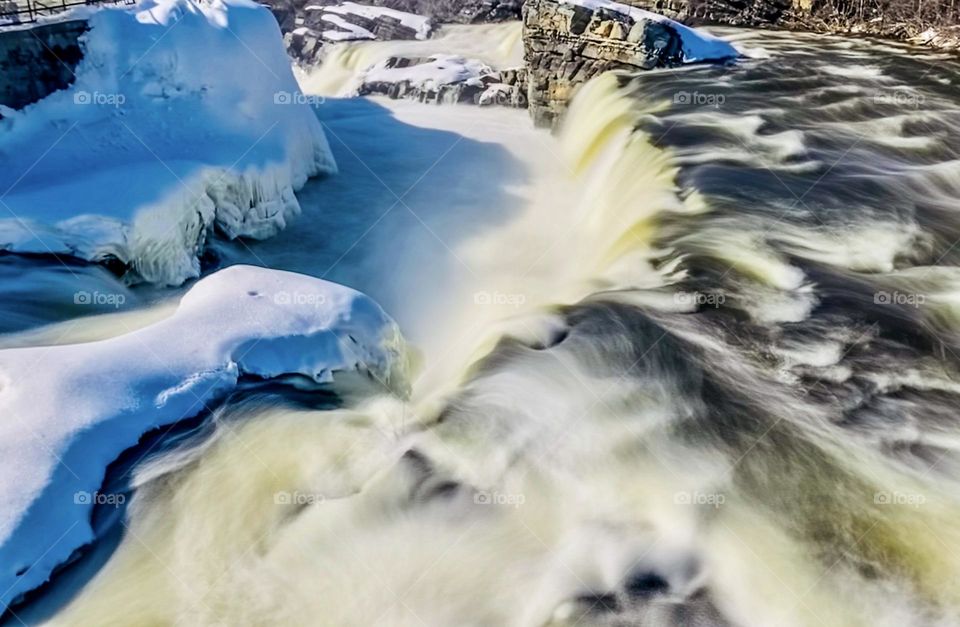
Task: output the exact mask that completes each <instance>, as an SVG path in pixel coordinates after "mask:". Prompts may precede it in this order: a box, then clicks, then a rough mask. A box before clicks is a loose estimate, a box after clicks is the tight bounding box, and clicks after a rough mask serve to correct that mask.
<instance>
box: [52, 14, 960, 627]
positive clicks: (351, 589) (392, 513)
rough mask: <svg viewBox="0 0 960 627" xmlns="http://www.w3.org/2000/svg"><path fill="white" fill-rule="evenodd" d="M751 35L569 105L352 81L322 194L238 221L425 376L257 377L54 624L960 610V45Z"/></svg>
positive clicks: (316, 189)
mask: <svg viewBox="0 0 960 627" xmlns="http://www.w3.org/2000/svg"><path fill="white" fill-rule="evenodd" d="M723 34H725V35H728V36H731V37H734V38H736V39H737V40H738V42H739V44H740V45H741V46H742V47H743V48H744V49H745V50H748V51H749V52H750V55H751V58H748V59H745V60H743V61H741V62H739V63H737V64H734V65H732V66H728V67H718V68H696V69H684V70H682V71H669V72H657V73H649V74H644V75H642V76H639V77H631V76H614V75H607V76H604V77H601V78H600V79H598V80H596V81H594V82H593V83H591V84H589V85H587V86H586V87H585V88H584V89H583V90H582V91H581V92H580V94H579V96H578V98H577V99H576V101H575V102H574V104H573V106H572V108H571V109H570V111H569V114H568V116H567V118H566V121H565V125H564V127H563V128H562V129H561V131H560V133H559V135H558V137H557V138H556V139H552V138H549V137H548V136H546V135H545V134H542V133H539V132H535V131H532V130H529V129H528V128H527V127H526V126H525V122H524V120H523V118H522V117H521V116H519V115H514V114H515V113H517V112H509V111H475V110H469V109H461V108H453V109H426V108H424V107H423V106H421V105H412V104H395V105H390V107H391V108H392V110H389V111H388V110H387V109H384V108H383V107H381V106H380V105H379V104H378V105H374V104H370V103H365V102H363V101H360V102H353V103H351V102H333V101H331V103H330V104H329V106H328V108H327V109H326V110H324V109H323V107H321V113H320V115H321V117H322V118H323V119H324V120H325V124H326V125H327V127H328V130H329V131H331V133H332V134H333V135H334V136H335V137H334V138H333V139H332V140H331V143H332V144H333V145H334V147H335V148H336V147H337V146H338V141H340V144H342V145H341V147H340V148H339V150H340V152H341V154H339V155H338V157H339V158H340V160H341V166H342V168H341V169H342V170H343V171H344V175H343V176H342V177H341V178H342V179H343V180H342V181H340V182H339V183H337V182H333V181H325V182H320V183H317V184H315V185H313V186H312V187H311V188H310V189H308V190H307V191H306V193H305V197H306V198H312V199H315V201H316V205H315V211H316V212H317V213H318V215H319V216H323V217H322V218H319V217H318V218H317V219H316V220H311V219H310V218H309V217H308V216H309V210H308V215H307V216H305V217H304V219H302V220H301V221H300V222H299V223H298V224H297V225H295V226H294V227H293V228H292V229H291V231H288V232H287V233H285V234H282V235H281V236H279V237H278V238H277V239H276V240H273V241H270V242H264V243H262V244H257V245H255V246H252V248H251V249H248V250H240V249H239V248H230V247H225V248H224V250H223V251H221V253H222V255H223V259H224V260H226V261H227V262H232V261H234V260H239V261H250V260H255V261H256V260H259V261H261V262H263V263H265V264H267V265H271V266H276V267H282V268H285V269H297V270H300V271H307V272H311V273H313V274H316V275H318V276H320V275H324V276H329V277H330V278H334V279H338V280H344V281H346V282H349V283H351V284H352V285H353V286H355V287H358V288H360V289H364V290H365V291H368V292H369V293H371V294H372V295H373V296H375V297H377V298H378V299H380V300H381V301H382V302H384V304H385V306H386V308H387V309H388V310H389V311H391V312H393V313H395V315H397V317H398V319H399V320H400V321H401V324H402V326H404V327H405V328H406V329H407V330H408V334H409V335H410V336H411V339H412V340H413V341H414V342H415V343H416V344H418V345H419V346H420V347H421V348H422V358H421V362H422V364H421V367H420V371H419V372H418V373H412V375H411V376H412V377H413V378H414V392H413V395H412V397H411V398H409V399H401V398H396V397H393V396H390V395H388V394H385V393H378V394H369V393H367V394H360V393H357V392H356V391H352V393H350V394H346V393H345V394H344V397H343V399H341V400H340V401H339V402H338V403H336V407H335V408H333V409H330V408H325V407H322V406H321V407H317V406H310V405H306V404H304V402H302V401H303V399H300V398H297V399H291V398H290V397H289V396H288V395H284V394H282V393H280V392H278V391H276V390H265V391H259V392H258V393H257V394H255V395H254V394H251V395H247V396H245V397H244V398H243V399H238V400H235V401H233V402H230V403H227V404H226V405H225V406H224V407H223V408H220V409H219V410H217V411H216V412H214V414H213V416H211V417H210V420H209V421H208V422H209V423H210V424H209V425H208V426H207V427H206V428H199V429H197V430H196V431H195V432H192V433H190V434H188V435H187V436H183V437H182V438H181V440H180V441H178V445H177V446H170V447H167V451H166V452H165V453H163V454H160V455H153V456H151V458H150V459H149V460H147V461H146V462H144V463H142V464H140V465H138V466H137V467H136V469H135V470H134V471H133V478H132V479H131V483H132V485H133V487H134V488H135V497H134V499H133V502H132V503H131V506H130V508H129V509H128V511H127V515H128V523H127V529H126V530H125V533H124V535H123V538H122V540H120V541H119V546H118V547H117V548H116V550H115V551H114V552H113V554H112V556H110V558H109V560H108V561H106V564H105V565H104V566H103V568H102V569H101V570H100V571H99V572H98V573H97V574H96V575H94V576H92V577H91V578H90V579H89V581H88V582H87V583H86V585H85V587H83V589H82V590H81V591H80V593H79V594H77V595H76V596H75V598H73V600H72V601H71V602H69V603H67V604H65V606H64V607H63V608H62V610H61V611H60V612H59V613H57V614H56V615H55V616H53V618H52V619H51V620H50V624H54V625H102V626H105V627H106V626H112V625H173V624H175V625H230V626H240V625H273V624H276V625H337V626H341V625H357V626H368V625H411V626H420V625H429V626H431V627H432V626H434V625H444V626H446V625H458V626H461V625H462V626H466V625H476V626H481V625H483V626H486V625H517V626H527V625H555V626H560V625H574V624H581V625H656V626H665V625H678V626H679V625H683V626H690V625H750V626H757V627H768V626H771V625H778V626H780V625H783V626H794V625H796V626H806V625H829V626H834V625H835V626H838V627H839V626H844V627H846V626H855V625H863V626H865V627H866V626H871V627H872V626H876V625H888V626H891V627H893V626H897V627H899V626H902V625H958V624H960V587H958V586H957V585H956V581H957V578H958V576H960V527H958V525H957V521H958V520H960V486H958V483H957V480H956V477H957V470H958V469H960V426H958V421H957V409H958V407H960V372H958V367H960V356H958V355H960V345H958V339H960V336H958V330H960V329H958V324H960V310H958V308H957V307H958V305H960V271H958V268H957V265H958V263H960V249H958V248H957V247H956V246H955V245H956V243H957V241H958V240H960V211H958V209H960V207H958V201H957V198H958V197H960V155H958V151H960V106H958V104H957V103H958V102H960V100H958V98H960V87H958V86H957V85H958V82H960V65H958V64H957V63H955V62H954V61H951V60H949V59H947V58H943V57H941V56H937V55H932V54H924V53H921V52H917V51H914V50H909V49H907V48H902V47H899V46H890V45H882V44H877V43H871V42H868V41H860V40H849V39H833V38H829V37H821V36H817V37H813V36H805V35H796V34H777V33H754V32H744V31H733V30H730V31H724V32H723ZM370 45H372V44H360V45H359V46H358V47H359V48H360V49H358V50H347V51H344V54H345V56H347V57H349V56H350V55H364V54H368V52H369V51H366V50H364V49H363V48H362V47H363V46H370ZM417 45H422V44H417ZM348 52H349V54H347V53H348ZM344 67H346V66H343V65H341V66H337V67H336V68H334V69H333V70H330V71H337V72H343V71H345V70H344ZM323 71H327V70H323ZM327 78H330V81H329V82H328V83H323V80H321V79H324V77H313V79H311V80H316V81H320V83H318V84H334V83H336V84H338V85H339V84H341V82H342V81H341V78H342V77H336V76H335V77H332V78H331V77H327ZM305 84H310V83H309V81H307V82H306V83H305ZM428 126H429V127H431V129H427V128H425V127H428ZM437 129H440V130H437ZM457 129H459V130H460V131H461V132H462V136H461V135H457V136H451V135H450V133H449V131H455V130H457ZM371 136H372V137H371ZM464 137H466V139H463V138H464ZM483 140H486V141H487V142H491V143H486V144H485V143H482V141H483ZM424 146H428V147H430V148H431V150H432V152H430V151H427V152H429V154H426V153H424V152H423V151H424V150H425V149H424ZM351 158H355V162H352V161H350V159H351ZM351 163H352V165H351ZM404 164H406V169H404V167H405V165H404ZM438 168H439V169H438ZM425 170H426V173H425V172H424V171H425ZM351 172H352V173H353V174H352V175H351ZM365 173H366V174H365ZM370 173H373V174H374V175H375V176H371V177H369V179H363V181H366V182H363V181H362V180H361V179H362V177H363V176H366V175H367V174H370ZM478 173H479V174H478ZM351 176H353V177H354V178H352V179H351V178H350V177H351ZM374 179H376V180H374ZM421 179H425V180H426V181H427V182H428V184H427V185H426V189H424V188H422V187H420V185H419V184H420V183H421ZM381 183H382V184H383V185H384V186H385V187H386V188H387V189H388V191H391V194H382V190H380V188H379V185H380V184H381ZM324 185H326V186H327V187H324ZM337 185H340V187H337ZM331 186H332V187H331ZM358 186H359V187H358ZM408 187H409V189H408ZM414 188H417V190H418V191H417V192H416V193H413V194H408V192H411V191H412V190H413V189H414ZM505 188H507V189H508V191H507V192H504V189H505ZM358 189H360V190H361V192H359V193H358V191H357V190H358ZM457 189H464V190H466V193H459V192H458V191H457ZM393 190H397V192H396V193H394V192H393ZM418 194H419V195H418ZM304 204H305V205H308V204H309V202H305V203H304ZM361 218H362V219H361ZM377 218H379V220H378V224H381V225H383V227H384V228H380V229H378V228H377V225H376V224H375V225H374V226H370V224H371V223H372V222H373V221H374V220H376V219H377ZM338 225H339V226H342V230H339V231H338ZM343 233H349V234H351V237H349V238H346V239H348V240H349V241H348V242H346V244H344V245H343V246H342V248H340V249H336V248H335V249H334V250H333V251H329V250H326V249H324V248H323V247H322V246H320V244H323V243H329V242H330V240H336V239H338V238H340V237H342V234H343ZM358 238H359V239H358ZM314 244H316V246H315V245H314ZM431 251H433V252H431ZM411 260H412V261H411ZM398 286H399V287H398ZM143 315H147V314H143ZM152 315H154V316H155V315H157V314H155V313H154V314H152ZM135 323H136V321H133V322H131V324H135ZM91 324H94V323H93V322H91ZM80 326H81V328H82V327H83V325H80ZM78 332H79V331H78ZM98 332H99V333H103V332H105V331H104V329H103V328H101V327H98V329H95V330H93V331H88V333H93V334H96V333H98ZM40 335H41V340H37V341H42V337H43V333H41V334H40ZM328 406H329V403H328Z"/></svg>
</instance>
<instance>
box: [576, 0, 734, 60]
mask: <svg viewBox="0 0 960 627" xmlns="http://www.w3.org/2000/svg"><path fill="white" fill-rule="evenodd" d="M560 3H561V4H569V5H575V6H581V7H584V8H587V9H590V10H591V11H596V10H598V9H606V10H607V11H613V12H615V13H620V14H622V15H628V16H630V17H631V18H633V19H634V20H636V21H640V20H650V21H653V22H660V23H663V24H668V25H670V26H671V27H673V28H674V29H675V30H676V31H677V32H678V33H679V34H680V37H681V39H682V40H683V60H684V62H685V63H696V62H699V61H708V60H718V59H727V58H733V57H737V56H739V52H738V51H737V49H736V48H734V47H733V45H732V44H730V43H729V42H728V41H726V40H724V39H721V38H719V37H716V36H714V35H711V34H709V33H707V32H704V31H702V30H699V29H695V28H690V27H689V26H684V25H683V24H681V23H680V22H675V21H674V20H671V19H670V18H667V17H664V16H662V15H659V14H657V13H652V12H650V11H645V10H643V9H640V8H637V7H632V6H629V5H626V4H621V3H619V2H613V1H612V0H560Z"/></svg>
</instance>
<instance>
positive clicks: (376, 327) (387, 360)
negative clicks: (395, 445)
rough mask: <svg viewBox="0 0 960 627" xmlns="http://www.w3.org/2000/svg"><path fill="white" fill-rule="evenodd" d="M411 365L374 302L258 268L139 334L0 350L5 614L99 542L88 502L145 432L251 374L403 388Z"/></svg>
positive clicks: (206, 283)
mask: <svg viewBox="0 0 960 627" xmlns="http://www.w3.org/2000/svg"><path fill="white" fill-rule="evenodd" d="M403 356H404V348H403V340H402V339H401V337H400V333H399V331H398V329H397V326H396V324H395V323H394V322H393V321H392V320H391V319H390V318H389V317H388V316H387V315H386V314H385V313H384V312H383V310H382V309H381V308H380V307H379V306H378V305H377V304H376V303H375V302H373V301H372V300H371V299H370V298H368V297H366V296H364V295H363V294H360V293H359V292H356V291H354V290H351V289H349V288H346V287H342V286H340V285H336V284H333V283H328V282H326V281H322V280H319V279H314V278H311V277H307V276H304V275H299V274H293V273H289V272H280V271H275V270H267V269H263V268H254V267H250V266H233V267H231V268H229V269H226V270H222V271H220V272H218V273H216V274H214V275H212V276H210V277H207V278H205V279H203V280H201V281H200V282H198V283H197V284H196V285H195V286H194V287H193V288H192V289H191V290H190V291H189V292H188V293H187V294H186V295H185V296H184V297H183V299H182V300H181V302H180V305H179V307H178V308H177V310H176V312H175V313H174V314H173V315H172V316H171V317H169V318H166V319H165V320H162V321H160V322H158V323H155V324H152V325H150V326H147V327H144V328H142V329H139V330H137V331H134V332H132V333H128V334H126V335H120V336H118V337H115V338H112V339H109V340H104V341H99V342H91V343H86V344H74V345H66V346H52V347H39V348H17V349H8V350H0V591H3V592H2V595H0V614H2V613H3V609H4V608H5V607H6V606H7V605H8V604H9V603H10V602H11V601H13V600H15V599H16V598H17V596H19V595H21V594H22V593H24V592H26V591H29V590H31V589H33V588H35V587H37V586H38V585H40V584H42V583H43V582H44V581H46V580H47V578H48V577H49V576H50V573H51V572H52V570H53V569H54V568H55V567H56V566H57V565H59V564H62V563H64V562H65V561H66V560H67V559H68V558H69V557H70V555H71V553H72V552H73V551H74V550H76V549H77V548H79V547H82V546H84V545H85V544H86V543H88V542H90V541H91V540H92V538H93V536H92V530H91V528H90V524H89V519H90V513H91V508H92V505H91V501H95V500H96V498H94V497H92V496H90V495H94V494H95V493H96V492H97V490H98V489H99V487H100V485H101V484H102V481H103V478H104V471H105V469H106V467H107V465H108V464H109V463H110V462H111V461H113V460H114V459H116V457H117V456H118V455H119V454H120V453H121V452H122V451H124V450H125V449H127V448H129V447H131V446H133V445H135V444H136V443H137V441H138V439H139V438H140V436H141V435H142V434H144V433H145V432H147V431H149V430H151V429H155V428H158V427H161V426H164V425H169V424H172V423H175V422H177V421H179V420H183V419H185V418H189V417H192V416H195V415H197V414H198V413H199V412H200V411H201V410H202V409H203V407H204V405H205V404H207V403H209V402H211V401H215V400H216V399H218V398H222V397H223V396H224V395H225V394H227V393H228V392H230V391H231V390H233V389H234V388H235V387H236V385H237V382H238V379H239V378H240V377H241V376H243V375H250V376H253V377H259V378H276V377H280V376H283V375H303V376H306V377H310V378H312V379H314V380H316V381H318V382H329V381H331V380H332V378H333V376H334V374H335V373H337V372H341V371H360V372H364V373H368V374H370V375H372V376H374V377H376V378H377V379H378V380H380V381H383V382H386V383H387V384H388V385H390V386H391V387H393V388H394V389H396V390H397V391H399V392H401V393H402V392H404V391H405V390H404V389H403V386H404V385H405V384H404V378H403V376H404V373H403V368H404V363H405V361H404V359H403ZM41 367H42V372H43V374H42V376H41V375H39V374H37V371H38V369H40V368H41ZM78 495H79V496H78Z"/></svg>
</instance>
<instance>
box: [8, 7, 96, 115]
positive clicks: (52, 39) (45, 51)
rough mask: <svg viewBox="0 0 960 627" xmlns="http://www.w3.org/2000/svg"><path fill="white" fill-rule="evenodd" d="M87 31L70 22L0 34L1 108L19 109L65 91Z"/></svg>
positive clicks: (82, 24)
mask: <svg viewBox="0 0 960 627" xmlns="http://www.w3.org/2000/svg"><path fill="white" fill-rule="evenodd" d="M86 31H87V23H86V22H85V21H83V20H71V21H67V22H57V23H54V24H47V25H42V26H35V27H32V28H24V29H19V30H6V31H3V32H0V105H3V106H6V107H10V108H11V109H22V108H23V107H25V106H27V105H28V104H31V103H34V102H37V101H38V100H40V99H42V98H45V97H46V96H48V95H50V94H51V93H53V92H55V91H57V90H58V89H65V88H66V87H68V86H69V85H70V84H71V83H72V82H73V79H74V75H73V70H74V69H75V68H76V67H77V64H78V63H79V62H80V60H81V59H82V58H83V51H82V49H81V47H80V37H81V35H83V34H84V33H85V32H86ZM0 117H2V114H0Z"/></svg>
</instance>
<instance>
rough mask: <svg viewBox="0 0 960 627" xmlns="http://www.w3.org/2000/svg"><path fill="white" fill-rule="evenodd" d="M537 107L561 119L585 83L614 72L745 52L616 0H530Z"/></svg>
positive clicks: (542, 120)
mask: <svg viewBox="0 0 960 627" xmlns="http://www.w3.org/2000/svg"><path fill="white" fill-rule="evenodd" d="M523 15H524V57H525V60H526V62H527V69H528V70H529V72H530V78H529V96H530V110H531V114H532V115H533V118H534V121H535V122H536V123H537V124H538V125H541V126H550V125H552V124H555V123H556V121H557V119H558V118H559V116H560V114H561V113H562V112H563V110H564V109H565V108H566V105H567V103H568V102H569V101H570V99H571V98H572V97H573V95H574V94H575V93H576V90H577V88H578V87H579V85H581V84H583V83H585V82H587V81H588V80H590V79H591V78H593V77H595V76H597V75H599V74H601V73H603V72H607V71H609V70H629V71H641V70H650V69H653V68H662V67H672V66H677V65H682V64H688V63H702V62H708V61H724V60H727V59H732V58H735V57H737V56H739V53H738V52H737V50H736V48H734V47H733V45H731V44H730V43H729V42H727V41H725V40H723V39H721V38H718V37H714V36H713V35H710V34H709V33H706V32H704V31H702V30H698V29H693V28H690V27H687V26H684V25H683V24H680V23H679V22H675V21H673V20H670V19H668V18H666V17H664V16H662V15H658V14H656V13H651V12H650V11H645V10H643V9H639V8H637V7H633V6H629V5H626V4H621V3H619V2H612V1H611V0H527V2H526V3H525V4H524V7H523Z"/></svg>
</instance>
